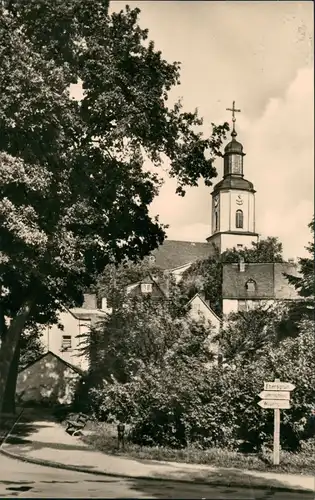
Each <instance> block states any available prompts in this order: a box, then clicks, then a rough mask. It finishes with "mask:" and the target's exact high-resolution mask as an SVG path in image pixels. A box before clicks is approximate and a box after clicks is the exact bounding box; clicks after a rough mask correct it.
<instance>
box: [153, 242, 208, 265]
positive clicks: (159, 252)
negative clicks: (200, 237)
mask: <svg viewBox="0 0 315 500" xmlns="http://www.w3.org/2000/svg"><path fill="white" fill-rule="evenodd" d="M211 253H212V246H211V245H210V244H209V243H206V242H205V243H200V242H196V243H195V242H192V241H176V240H165V241H164V243H163V245H161V246H160V247H159V248H157V249H156V250H154V251H153V252H152V255H154V257H155V265H156V266H158V267H161V268H162V269H175V268H176V267H180V266H184V265H185V264H189V263H190V262H195V261H196V260H199V259H206V258H207V257H209V256H210V255H211Z"/></svg>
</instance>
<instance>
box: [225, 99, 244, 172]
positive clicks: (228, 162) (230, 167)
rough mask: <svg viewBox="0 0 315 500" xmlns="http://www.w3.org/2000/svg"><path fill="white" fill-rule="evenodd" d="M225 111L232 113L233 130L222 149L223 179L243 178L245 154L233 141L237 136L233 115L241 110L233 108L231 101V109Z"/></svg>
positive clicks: (239, 145)
mask: <svg viewBox="0 0 315 500" xmlns="http://www.w3.org/2000/svg"><path fill="white" fill-rule="evenodd" d="M226 109H227V111H232V122H233V129H232V132H231V136H232V140H231V141H230V142H229V143H228V144H227V145H226V146H225V149H224V155H223V158H224V174H223V177H224V178H226V177H227V176H229V175H233V176H234V175H235V176H237V177H239V176H240V177H243V175H244V173H243V157H244V156H245V153H244V152H243V145H242V144H241V143H240V142H238V141H237V140H236V139H235V137H236V136H237V132H236V130H235V122H236V118H235V113H240V112H241V110H240V109H236V108H235V101H233V105H232V108H226Z"/></svg>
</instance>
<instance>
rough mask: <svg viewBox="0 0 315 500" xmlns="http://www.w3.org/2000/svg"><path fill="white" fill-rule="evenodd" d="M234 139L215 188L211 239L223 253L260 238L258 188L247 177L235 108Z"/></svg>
mask: <svg viewBox="0 0 315 500" xmlns="http://www.w3.org/2000/svg"><path fill="white" fill-rule="evenodd" d="M228 111H232V121H233V129H232V133H231V136H232V140H231V141H230V142H229V143H228V144H227V145H226V146H225V149H224V155H223V158H224V174H223V179H222V180H221V181H220V182H218V184H216V185H215V186H214V188H213V191H212V193H211V196H212V214H211V217H212V231H211V236H210V237H209V238H207V241H208V243H213V244H214V245H215V246H217V247H218V249H219V251H220V253H222V252H224V251H225V250H226V249H227V248H233V247H235V248H239V249H240V248H242V247H250V246H251V245H252V242H253V241H257V240H258V234H257V233H256V232H255V192H256V191H255V189H254V186H253V184H252V183H251V182H249V181H248V180H246V179H245V178H244V171H243V163H244V156H245V153H244V152H243V146H242V144H241V143H240V142H238V141H237V140H236V136H237V133H236V130H235V121H236V119H235V112H240V110H239V109H235V102H234V101H233V106H232V109H231V108H228Z"/></svg>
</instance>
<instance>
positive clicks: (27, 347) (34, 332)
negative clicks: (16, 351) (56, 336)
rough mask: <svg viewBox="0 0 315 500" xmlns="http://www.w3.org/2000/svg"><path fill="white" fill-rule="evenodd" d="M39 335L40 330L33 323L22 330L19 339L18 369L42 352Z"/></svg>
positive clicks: (42, 347) (34, 359) (35, 358)
mask: <svg viewBox="0 0 315 500" xmlns="http://www.w3.org/2000/svg"><path fill="white" fill-rule="evenodd" d="M40 337H41V331H40V328H39V327H38V326H37V325H34V326H33V327H32V328H26V329H25V330H24V331H23V332H22V335H21V341H20V360H19V368H20V369H22V368H24V367H25V366H27V365H28V364H29V363H32V362H33V361H36V360H37V359H38V358H39V357H40V356H41V355H42V354H44V351H45V349H44V346H43V343H42V342H41V338H40Z"/></svg>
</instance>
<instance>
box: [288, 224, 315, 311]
mask: <svg viewBox="0 0 315 500" xmlns="http://www.w3.org/2000/svg"><path fill="white" fill-rule="evenodd" d="M308 227H309V228H310V230H311V235H312V240H311V241H310V242H309V244H308V246H307V247H306V249H307V251H308V252H309V254H310V257H303V258H300V259H299V271H300V276H299V277H297V276H292V275H288V274H287V275H286V277H287V279H288V281H289V283H291V284H292V285H294V286H295V288H296V290H297V291H298V293H299V295H300V296H301V301H300V302H299V303H297V304H293V305H292V307H291V310H290V317H291V318H292V320H293V321H299V320H301V319H302V318H303V317H305V316H307V317H308V318H310V319H313V320H314V296H315V281H314V252H315V247H314V217H313V219H312V221H311V222H310V224H309V225H308Z"/></svg>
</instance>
